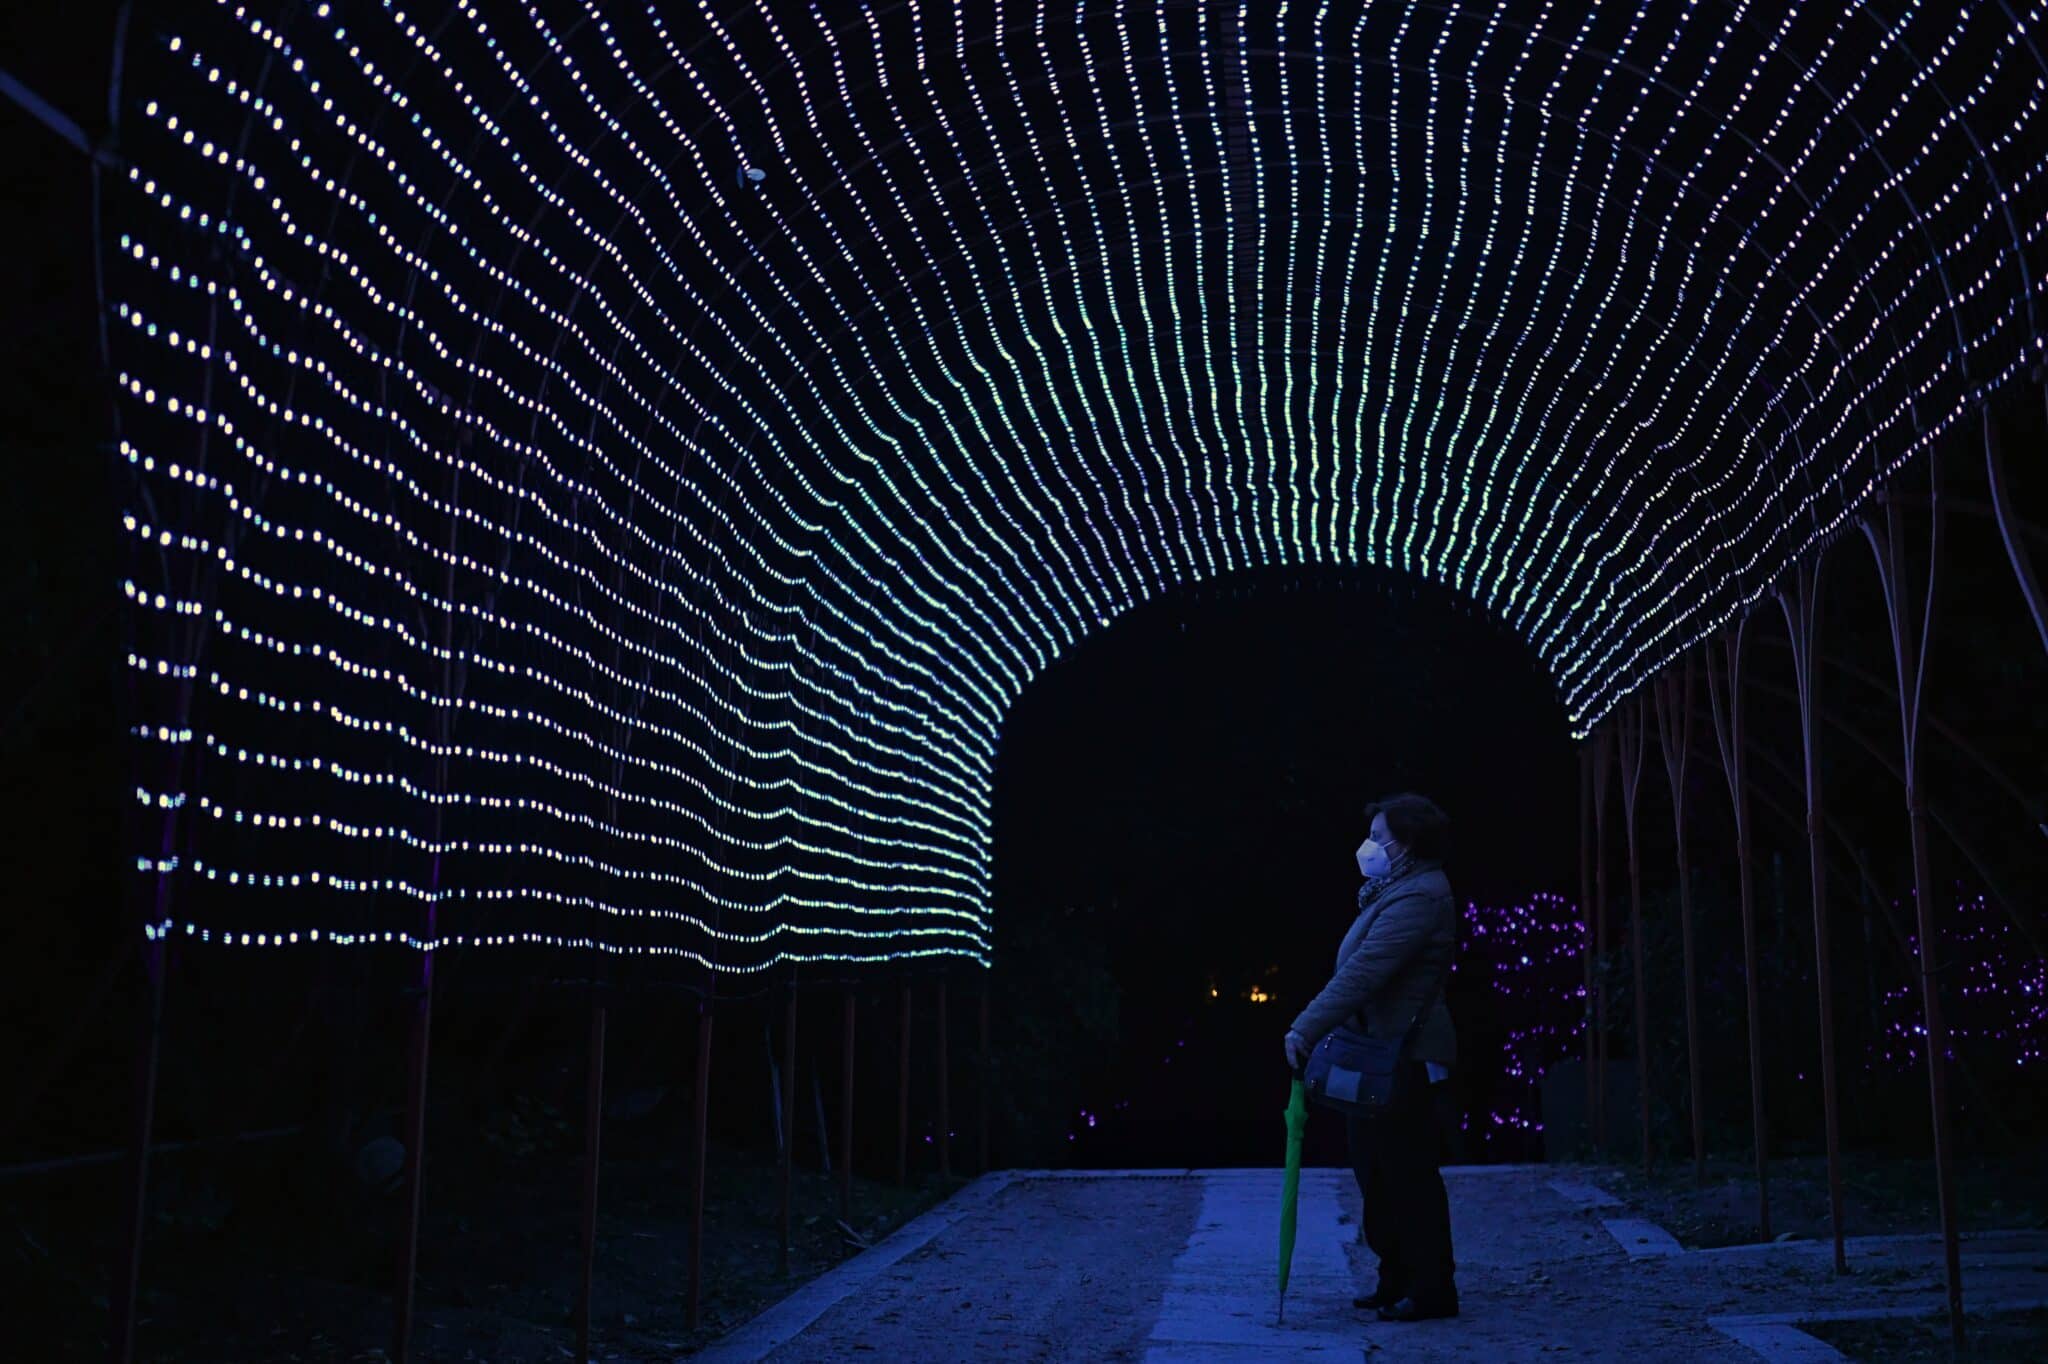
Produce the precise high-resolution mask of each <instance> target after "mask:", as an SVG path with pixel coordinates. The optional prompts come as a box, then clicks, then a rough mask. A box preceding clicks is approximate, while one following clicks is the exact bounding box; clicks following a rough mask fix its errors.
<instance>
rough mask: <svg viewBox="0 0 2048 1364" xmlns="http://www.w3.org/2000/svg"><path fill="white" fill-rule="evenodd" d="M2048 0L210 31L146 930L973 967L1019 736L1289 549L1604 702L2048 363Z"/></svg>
mask: <svg viewBox="0 0 2048 1364" xmlns="http://www.w3.org/2000/svg"><path fill="white" fill-rule="evenodd" d="M2044 5H2048V0H2039V2H2037V3H2033V4H2030V5H2027V6H2026V7H2024V9H2023V10H2021V11H2018V12H2015V11H2013V10H2012V9H2011V8H2010V7H2008V6H2004V5H1998V4H1992V3H1990V0H1978V2H1977V3H1970V2H1969V0H1913V2H1909V3H1907V4H1905V5H1903V6H1901V7H1900V8H1899V12H1898V13H1896V14H1893V15H1890V16H1887V17H1884V18H1879V17H1875V16H1873V15H1872V14H1871V13H1870V12H1869V11H1868V10H1867V9H1866V7H1863V6H1860V5H1856V4H1851V3H1846V0H1799V3H1795V4H1787V5H1782V6H1778V7H1771V8H1765V7H1758V6H1755V5H1753V4H1749V3H1746V2H1745V0H1713V2H1712V3H1705V4H1695V5H1688V6H1683V7H1670V6H1654V5H1649V4H1647V3H1641V2H1640V0H1639V3H1636V4H1634V5H1630V4H1622V5H1620V6H1583V7H1574V6H1568V5H1546V6H1543V7H1539V8H1537V9H1535V10H1534V11H1532V12H1529V13H1523V12H1521V11H1517V10H1514V9H1513V8H1512V7H1493V8H1488V7H1480V8H1477V9H1471V8H1466V9H1460V8H1457V7H1448V8H1447V7H1443V6H1432V5H1424V4H1421V3H1419V2H1418V0H1396V2H1395V3H1379V4H1372V5H1351V6H1340V5H1336V4H1333V3H1329V2H1328V0H1319V2H1318V3H1315V4H1306V3H1299V4H1297V3H1288V4H1280V5H1272V4H1261V5H1250V4H1243V3H1238V4H1228V3H1224V0H1208V2H1207V3H1196V4H1191V5H1184V6H1153V7H1142V6H1138V5H1135V4H1131V3H1116V2H1114V0H1102V2H1100V3H1096V2H1093V0H1091V2H1090V3H1083V4H1078V5H1066V6H1057V7H1056V6H1052V5H1050V4H1048V3H1043V2H1040V3H1031V2H1030V0H992V3H991V4H990V5H989V6H986V7H981V8H979V9H976V8H975V7H970V6H961V5H954V6H938V5H933V4H931V3H929V0H913V2H912V3H909V4H905V5H901V6H895V7H861V8H858V9H851V8H849V9H845V10H843V11H840V10H836V9H834V8H833V7H820V6H804V5H797V4H783V3H779V0H764V2H763V3H762V4H760V5H757V6H753V7H750V8H745V9H743V10H741V11H734V12H731V13H727V12H725V7H718V6H713V5H711V4H709V3H705V2H704V0H700V3H699V4H698V5H697V6H696V8H695V11H694V12H691V11H689V10H688V9H687V8H685V9H682V10H678V9H677V8H676V7H674V6H662V5H654V4H649V3H645V0H639V3H636V2H635V0H545V3H542V2H541V0H533V2H532V3H522V4H519V5H516V6H505V7H490V9H489V16H488V18H487V17H486V11H485V7H483V6H481V5H478V4H474V3H458V4H457V5H456V6H455V7H454V8H453V10H452V11H451V12H450V13H449V14H447V15H446V16H445V20H444V19H441V18H437V19H436V21H435V22H434V23H433V24H431V25H429V26H422V24H421V23H420V22H419V21H418V19H417V18H416V17H415V16H413V15H412V14H410V13H409V12H408V11H407V10H406V9H405V8H404V7H403V6H402V5H401V4H399V3H398V0H378V3H363V4H359V5H352V6H347V7H343V9H341V10H340V11H337V10H336V9H335V8H333V7H330V6H327V5H320V6H315V7H313V8H312V9H310V10H307V9H305V8H302V7H298V6H292V5H287V4H284V3H281V0H255V2H254V3H247V4H229V3H226V0H217V3H216V4H215V5H213V6H211V7H203V8H196V9H188V10H184V11H180V12H179V13H178V14H177V15H176V16H174V17H172V18H170V19H168V20H167V21H166V22H167V23H169V24H170V25H172V27H169V28H166V29H164V30H161V31H156V32H151V33H147V34H142V35H140V36H138V38H137V40H136V42H137V45H138V48H139V50H138V51H137V53H136V54H135V58H134V60H133V61H132V62H131V64H130V70H131V72H132V75H131V77H130V79H129V81H128V83H127V88H128V90H129V91H130V92H131V102H130V104H129V106H128V108H127V110H126V111H125V113H124V132H123V148H124V155H125V156H126V157H127V160H128V166H129V169H128V171H127V172H126V183H125V184H124V185H123V186H121V187H120V192H118V193H117V194H116V195H115V196H114V197H113V199H112V201H111V204H110V211H111V213H112V215H113V222H114V230H113V234H112V236H111V237H110V239H109V241H108V242H107V251H106V254H107V263H108V266H109V270H108V280H109V315H108V322H109V331H110V333H111V336H112V341H113V345H114V348H115V355H116V367H117V379H118V384H119V390H120V393H121V401H122V406H123V428H122V435H123V439H122V442H121V446H120V455H121V460H122V467H123V469H124V470H125V473H126V475H127V484H126V487H125V498H124V505H123V507H122V509H121V510H122V533H123V537H124V543H125V544H126V546H127V549H128V555H129V568H128V570H127V572H126V573H125V575H124V579H123V582H122V592H123V596H124V600H125V604H126V608H127V609H126V613H125V619H126V622H127V631H128V639H127V642H126V645H125V647H124V651H123V652H124V655H125V657H126V660H127V664H128V667H127V669H126V672H127V674H128V679H129V681H130V682H131V684H132V691H131V694H132V695H133V697H134V707H135V711H134V713H133V714H132V715H131V716H130V717H129V721H130V732H131V734H132V735H133V736H134V738H135V743H134V745H133V751H134V754H135V764H136V779H135V786H136V789H137V808H138V809H139V810H140V811H142V812H144V813H145V815H146V817H147V819H148V820H153V821H157V824H156V826H155V827H154V829H153V830H151V831H148V832H145V834H144V838H145V839H146V840H147V842H146V845H145V846H144V847H142V848H138V849H136V850H134V851H135V855H136V858H137V867H138V875H143V876H149V877H168V878H170V883H171V884H170V887H169V888H170V889H171V890H172V891H173V892H174V899H173V900H172V901H171V903H172V904H174V905H176V906H177V907H179V910H180V915H179V917H178V918H176V919H175V920H172V919H162V920H161V921H159V922H154V923H152V925H151V932H152V933H158V934H172V935H173V936H180V937H185V938H191V939H194V940H198V941H206V942H218V943H230V942H231V943H234V944H235V945H238V946H240V945H256V946H274V945H279V944H284V945H293V944H310V943H315V942H317V943H321V944H331V943H365V944H367V943H394V944H397V943H404V944H409V945H411V946H414V947H416V948H421V949H426V948H429V947H434V948H438V947H441V946H448V945H456V944H461V945H465V946H467V945H493V946H495V945H511V944H521V943H525V944H547V945H553V946H561V947H574V948H590V949H592V950H598V951H605V952H614V953H622V954H643V955H669V956H675V957H677V958H679V959H682V960H685V961H688V962H691V963H694V964H695V965H697V966H700V967H703V968H706V969H710V970H714V971H732V972H758V971H762V970H765V969H767V968H768V967H769V966H770V965H773V964H776V963H781V962H788V961H813V960H835V961H850V962H866V961H877V960H888V959H893V958H898V957H910V956H932V955H935V956H941V957H946V956H950V957H954V958H960V959H967V960H972V961H976V962H979V963H982V964H986V963H987V961H988V960H989V953H990V951H991V947H992V943H993V936H992V928H991V923H990V903H989V896H990V886H991V877H990V865H989V862H990V856H991V851H990V850H991V832H992V829H991V821H992V818H993V804H992V796H993V792H992V782H993V774H994V766H995V752H996V747H997V745H998V743H999V741H1000V737H1001V733H1002V726H1003V723H1004V717H1005V716H1006V715H1007V713H1008V710H1009V708H1010V706H1011V705H1012V704H1013V703H1014V702H1015V700H1016V699H1017V697H1018V695H1019V694H1020V693H1021V692H1022V690H1023V689H1024V688H1025V687H1026V686H1028V685H1029V684H1030V682H1031V680H1032V678H1033V677H1035V676H1036V675H1037V674H1038V673H1039V672H1041V671H1042V670H1043V669H1045V668H1046V667H1047V666H1049V665H1050V664H1051V663H1052V662H1054V661H1055V660H1056V659H1058V658H1059V657H1061V656H1062V655H1063V654H1064V653H1065V652H1066V651H1067V650H1069V649H1071V648H1072V647H1073V646H1074V644H1076V643H1077V642H1078V641H1080V640H1081V639H1083V638H1085V637H1086V636H1088V635H1089V634H1090V633H1092V632H1094V631H1096V630H1099V629H1102V628H1104V627H1105V626H1107V625H1109V624H1110V623H1111V622H1113V621H1114V620H1115V619H1116V618H1117V617H1118V616H1119V615H1120V614H1122V613H1123V612H1125V611H1127V610H1129V609H1131V608H1132V607H1133V606H1135V605H1137V604H1139V603H1140V602H1142V601H1144V600H1145V599H1147V598H1148V597H1150V596H1152V595H1154V594H1156V593H1157V592H1159V591H1161V590H1163V589H1164V588H1166V587H1168V586H1171V585H1173V584H1175V583H1179V582H1185V581H1189V580H1195V579H1202V578H1207V577H1210V576H1214V575H1218V574H1223V573H1230V572H1235V571H1240V570H1244V569H1250V568H1256V567H1260V566H1266V565H1278V564H1299V563H1312V562H1314V563H1336V564H1353V565H1377V566H1384V567H1390V568H1395V569H1399V570H1402V571H1406V572H1410V573H1415V574H1419V575H1422V576H1424V577H1428V578H1432V579H1435V580H1438V581H1441V582H1444V583H1446V584H1447V585H1449V586H1451V587H1453V588H1454V589H1456V590H1458V591H1460V592H1462V593H1463V594H1465V595H1466V596H1468V597H1469V598H1471V599H1472V600H1474V601H1475V602H1477V603H1478V604H1479V605H1481V606H1482V607H1483V608H1485V609H1486V610H1488V611H1490V612H1491V613H1493V614H1494V615H1495V616H1496V617H1498V618H1499V619H1501V620H1503V621H1504V622H1506V623H1507V624H1508V625H1510V626H1511V627H1513V628H1514V629H1515V630H1516V631H1517V632H1518V633H1520V634H1521V635H1522V637H1523V638H1524V639H1526V640H1527V641H1528V643H1529V646H1530V648H1531V650H1532V651H1533V653H1534V654H1535V655H1536V656H1537V657H1538V658H1539V659H1540V660H1541V661H1542V663H1543V664H1544V666H1545V667H1547V668H1548V669H1549V671H1550V673H1551V675H1552V676H1553V678H1554V679H1555V681H1556V685H1557V688H1558V691H1559V694H1560V696H1561V698H1562V700H1563V702H1564V709H1565V712H1566V715H1567V718H1568V721H1569V724H1570V726H1571V728H1572V731H1573V733H1574V734H1575V735H1579V736H1583V735H1585V734H1586V733H1587V732H1589V730H1590V729H1591V727H1592V726H1593V725H1594V724H1596V723H1597V722H1598V721H1599V720H1600V719H1601V717H1602V716H1603V715H1605V714H1606V713H1607V712H1608V711H1609V710H1610V709H1611V708H1612V707H1613V706H1614V705H1615V704H1616V702H1617V701H1618V700H1620V699H1621V698H1622V697H1624V696H1627V695H1628V694H1630V693H1631V692H1632V691H1634V690H1635V689H1636V688H1637V687H1638V686H1639V685H1640V683H1641V682H1642V681H1643V679H1645V678H1647V677H1649V676H1651V675H1653V674H1655V673H1656V672H1657V671H1658V670H1659V669H1661V668H1662V667H1663V666H1665V665H1666V664H1667V663H1668V662H1669V661H1670V660H1671V659H1672V658H1673V657H1675V656H1676V655H1677V653H1678V652H1679V651H1680V650H1682V649H1683V648H1685V647H1687V646H1688V645H1690V644H1691V643H1693V642H1695V641H1696V640H1698V639H1699V638H1701V637H1702V636H1703V635H1704V634H1705V633H1707V632H1708V631H1710V630H1713V629H1715V628H1718V627H1719V626H1720V625H1721V624H1723V623H1724V622H1726V621H1727V620H1728V619H1730V618H1731V617H1732V616H1734V615H1735V614H1736V613H1738V612H1741V611H1743V610H1746V609H1747V608H1748V607H1750V606H1751V605H1753V604H1755V603H1756V602H1757V601H1758V600H1760V599H1761V597H1762V595H1763V594H1764V593H1765V592H1767V591H1768V590H1769V588H1770V586H1771V584H1772V583H1773V582H1774V581H1775V580H1776V578H1777V577H1778V575H1779V573H1780V572H1781V570H1782V569H1783V568H1784V567H1785V566H1786V565H1787V564H1789V563H1792V562H1794V561H1795V560H1797V559H1799V558H1800V557H1801V556H1803V555H1807V554H1810V553H1811V552H1813V550H1814V549H1815V547H1816V546H1818V545H1820V544H1822V543H1823V542H1825V541H1826V540H1827V539H1828V538H1829V537H1830V536H1832V535H1833V534H1835V533H1836V532H1838V531H1839V530H1840V528H1841V527H1842V525H1843V524H1844V523H1845V521H1846V519H1847V518H1848V517H1849V516H1851V515H1852V514H1853V513H1854V512H1855V510H1856V509H1857V508H1858V507H1859V506H1860V505H1861V504H1862V503H1863V502H1864V501H1865V500H1866V499H1867V498H1868V497H1869V495H1870V494H1871V493H1872V492H1873V491H1874V490H1875V489H1876V488H1877V487H1878V486H1879V485H1880V484H1881V483H1882V481H1883V480H1884V479H1885V478H1887V477H1888V476H1890V474H1892V473H1893V472H1895V471H1896V470H1897V469H1898V468H1900V467H1901V465H1902V464H1903V463H1904V462H1905V461H1907V460H1910V459H1912V458H1914V457H1915V456H1916V455H1918V454H1920V453H1923V452H1924V451H1925V450H1926V449H1927V448H1928V447H1929V446H1930V445H1931V444H1932V443H1933V442H1934V441H1936V440H1939V439H1941V438H1942V437H1943V436H1944V434H1945V433H1947V432H1949V431H1951V430H1953V429H1954V428H1955V427H1956V426H1957V425H1958V423H1960V422H1962V421H1964V420H1965V419H1966V418H1968V417H1969V416H1970V414H1971V413H1973V412H1974V411H1975V410H1976V408H1977V406H1978V405H1979V404H1980V403H1981V402H1982V400H1983V399H1984V398H1985V397H1986V396H1988V395H1989V394H1990V393H1991V392H1993V391H1994V390H1995V389H1997V388H1998V387H1999V386H2000V385H2002V384H2005V383H2007V382H2009V381H2010V380H2012V379H2013V378H2014V377H2015V376H2017V375H2020V374H2022V373H2023V372H2025V370H2026V369H2027V367H2029V366H2030V365H2033V364H2036V363H2038V362H2039V360H2040V359H2041V356H2042V341H2041V339H2040V337H2039V336H2038V335H2037V329H2036V328H2035V327H2034V325H2033V315H2034V308H2035V299H2034V294H2035V293H2036V292H2037V291H2038V290H2039V288H2040V287H2041V286H2040V284H2039V281H2040V280H2041V279H2042V278H2043V273H2044V272H2043V266H2044V265H2048V260H2044V256H2048V249H2044V240H2048V196H2044V195H2043V194H2042V192H2041V185H2042V176H2043V173H2044V170H2048V130H2044V126H2043V120H2042V115H2041V105H2042V96H2043V92H2044V74H2043V72H2042V71H2041V69H2040V68H2039V65H2038V59H2037V58H2036V56H2035V46H2036V44H2035V42H2034V37H2035V35H2036V33H2037V32H2038V30H2039V28H2040V27H2041V22H2042V18H2043V15H2044ZM970 10H972V11H973V12H972V13H970ZM685 15H687V17H684V16H685ZM167 802H168V803H167ZM316 878H317V879H316ZM188 892H189V895H188V898H183V899H178V898H175V896H176V895H187V893H188ZM279 892H281V893H279ZM1530 908H1531V912H1535V911H1536V909H1537V908H1539V907H1538V906H1532V907H1530ZM1542 912H1544V913H1548V912H1549V911H1548V909H1544V910H1543V911H1542ZM316 930H317V932H316ZM1530 932H1531V933H1535V930H1534V929H1531V930H1530ZM1538 936H1540V935H1538ZM1527 1040H1528V1042H1529V1045H1530V1047H1532V1048H1534V1049H1535V1050H1532V1051H1531V1052H1530V1053H1529V1056H1528V1058H1526V1060H1527V1063H1528V1064H1529V1065H1534V1064H1535V1063H1536V1059H1537V1054H1538V1052H1541V1051H1542V1050H1543V1048H1544V1047H1547V1046H1548V1045H1549V1043H1548V1042H1542V1041H1541V1040H1540V1039H1536V1038H1534V1037H1532V1038H1530V1039H1527Z"/></svg>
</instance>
